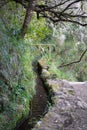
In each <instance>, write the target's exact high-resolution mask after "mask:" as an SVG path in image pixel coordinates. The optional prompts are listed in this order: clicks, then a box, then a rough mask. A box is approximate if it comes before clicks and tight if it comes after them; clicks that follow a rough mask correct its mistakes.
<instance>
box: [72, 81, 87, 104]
mask: <svg viewBox="0 0 87 130" xmlns="http://www.w3.org/2000/svg"><path fill="white" fill-rule="evenodd" d="M69 83H70V85H72V86H73V87H74V90H75V92H76V94H77V96H78V97H79V98H81V99H82V100H83V101H85V102H86V103H87V82H69Z"/></svg>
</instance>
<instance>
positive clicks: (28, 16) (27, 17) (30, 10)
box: [21, 0, 36, 38]
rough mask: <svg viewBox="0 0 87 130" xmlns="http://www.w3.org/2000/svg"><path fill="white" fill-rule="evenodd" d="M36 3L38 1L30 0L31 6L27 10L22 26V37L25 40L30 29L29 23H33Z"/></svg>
mask: <svg viewBox="0 0 87 130" xmlns="http://www.w3.org/2000/svg"><path fill="white" fill-rule="evenodd" d="M35 2H36V0H29V4H28V7H27V10H26V15H25V19H24V23H23V26H22V29H21V35H22V37H23V38H24V36H25V34H26V31H27V28H28V26H29V23H30V21H31V17H32V14H33V10H34V7H35Z"/></svg>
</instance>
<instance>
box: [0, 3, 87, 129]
mask: <svg viewBox="0 0 87 130" xmlns="http://www.w3.org/2000/svg"><path fill="white" fill-rule="evenodd" d="M0 12H1V13H0V130H10V129H12V128H14V127H15V125H16V122H17V121H18V120H19V119H21V117H25V116H26V115H27V114H28V112H29V104H30V101H31V99H32V97H33V95H34V94H35V77H36V76H35V75H36V74H35V73H34V72H33V70H32V67H34V68H35V67H36V66H35V63H36V61H37V60H38V59H40V58H41V57H43V59H44V60H45V61H46V62H47V63H48V65H49V66H50V67H49V70H50V73H52V74H56V76H57V77H58V78H61V79H67V80H77V81H85V80H87V54H85V56H84V57H83V58H82V60H81V61H80V62H79V63H77V64H72V65H69V66H66V67H60V65H61V64H67V63H69V62H72V61H76V60H78V59H79V58H80V56H81V54H82V53H83V51H84V50H85V49H86V44H85V43H86V40H84V39H85V36H86V34H87V29H86V28H81V27H80V26H79V25H74V24H70V23H67V24H66V26H63V25H62V24H59V25H58V26H55V25H53V24H52V23H51V22H49V21H47V20H46V19H43V18H39V20H38V19H37V18H36V13H34V14H33V16H32V20H31V23H30V25H29V27H28V29H27V33H26V35H25V37H24V39H23V38H21V35H20V34H21V31H20V28H21V27H22V25H23V20H24V17H25V13H26V11H25V9H24V8H23V7H22V6H21V5H18V4H16V3H15V2H9V3H8V4H7V5H5V6H3V7H2V8H1V9H0ZM82 34H83V36H82ZM79 35H81V36H79ZM81 38H82V39H81ZM33 63H34V66H32V65H33ZM7 126H8V128H7Z"/></svg>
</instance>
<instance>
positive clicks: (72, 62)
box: [58, 48, 87, 68]
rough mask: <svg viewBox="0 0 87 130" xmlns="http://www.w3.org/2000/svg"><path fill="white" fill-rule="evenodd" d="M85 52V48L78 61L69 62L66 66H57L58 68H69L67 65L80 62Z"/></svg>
mask: <svg viewBox="0 0 87 130" xmlns="http://www.w3.org/2000/svg"><path fill="white" fill-rule="evenodd" d="M86 52H87V48H86V49H85V51H84V52H83V53H82V55H81V56H80V58H79V60H77V61H73V62H70V63H67V64H62V65H60V66H58V68H61V67H66V66H69V65H72V64H76V63H79V62H80V61H81V60H82V58H83V56H84V55H85V53H86Z"/></svg>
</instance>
